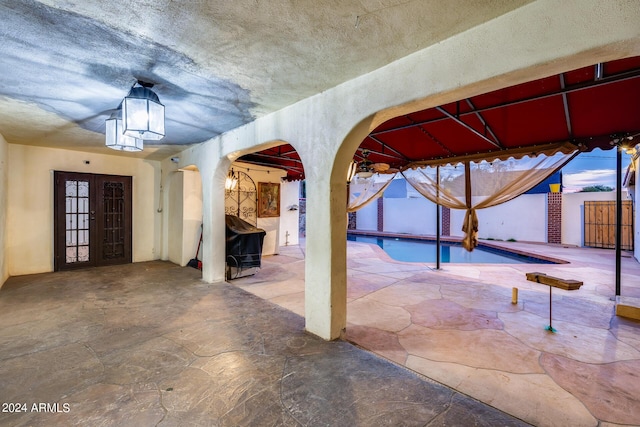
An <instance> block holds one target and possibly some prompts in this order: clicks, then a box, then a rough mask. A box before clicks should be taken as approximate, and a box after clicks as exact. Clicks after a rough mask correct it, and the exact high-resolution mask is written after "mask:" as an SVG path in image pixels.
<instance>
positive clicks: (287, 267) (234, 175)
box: [225, 142, 305, 316]
mask: <svg viewBox="0 0 640 427" xmlns="http://www.w3.org/2000/svg"><path fill="white" fill-rule="evenodd" d="M227 177H228V180H227V182H226V183H225V194H226V197H225V215H231V216H236V217H238V218H240V219H241V220H243V221H245V222H247V223H248V224H250V225H252V226H253V227H256V228H257V229H259V230H264V232H265V235H264V240H263V243H262V253H261V255H262V259H261V262H260V268H253V267H250V268H246V269H245V268H242V266H241V265H240V264H241V262H240V261H239V260H238V257H237V256H231V255H230V254H227V271H228V275H227V279H228V280H230V283H232V284H234V285H236V286H239V287H241V288H243V289H245V290H247V291H249V292H252V293H254V294H256V295H257V296H259V297H262V298H264V299H268V300H271V301H272V302H275V303H277V304H279V305H282V306H283V307H285V308H287V309H289V310H291V311H293V312H295V313H297V314H299V315H302V316H304V276H303V274H304V263H305V260H304V237H303V236H302V235H301V233H300V227H301V224H304V223H303V222H302V223H301V219H300V218H301V215H304V199H303V198H302V199H301V185H302V183H303V178H304V168H303V166H302V161H301V160H300V157H299V156H298V154H297V152H296V150H295V148H293V147H292V146H291V145H290V144H286V143H282V142H280V143H279V145H273V144H270V146H269V147H268V148H263V149H262V150H259V151H253V152H251V153H244V154H242V155H240V156H239V157H238V158H236V159H235V160H234V161H233V162H232V163H231V165H230V167H229V170H228V176H227ZM303 218H304V217H303ZM240 258H241V257H240ZM300 273H302V276H300ZM266 283H268V286H265V284H266ZM275 288H280V289H281V291H279V292H276V293H273V292H271V290H272V289H275ZM285 288H286V289H285ZM282 289H284V290H282Z"/></svg>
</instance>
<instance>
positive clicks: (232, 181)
mask: <svg viewBox="0 0 640 427" xmlns="http://www.w3.org/2000/svg"><path fill="white" fill-rule="evenodd" d="M237 186H238V177H237V176H236V174H235V173H234V172H233V169H231V171H230V172H229V174H228V175H227V178H226V179H225V180H224V188H225V190H227V191H233V190H235V189H236V187H237Z"/></svg>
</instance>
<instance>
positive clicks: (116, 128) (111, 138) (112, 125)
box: [105, 105, 144, 151]
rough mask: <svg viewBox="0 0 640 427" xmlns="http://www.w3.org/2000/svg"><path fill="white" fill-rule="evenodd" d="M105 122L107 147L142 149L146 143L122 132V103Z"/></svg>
mask: <svg viewBox="0 0 640 427" xmlns="http://www.w3.org/2000/svg"><path fill="white" fill-rule="evenodd" d="M105 123H106V132H105V137H106V140H105V143H106V146H107V147H109V148H112V149H114V150H120V151H142V148H143V143H144V141H143V140H142V139H138V138H133V137H131V136H128V135H123V134H122V131H123V126H122V108H121V105H119V106H118V109H117V110H116V111H114V112H113V113H112V114H111V117H109V118H108V119H107V120H106V122H105Z"/></svg>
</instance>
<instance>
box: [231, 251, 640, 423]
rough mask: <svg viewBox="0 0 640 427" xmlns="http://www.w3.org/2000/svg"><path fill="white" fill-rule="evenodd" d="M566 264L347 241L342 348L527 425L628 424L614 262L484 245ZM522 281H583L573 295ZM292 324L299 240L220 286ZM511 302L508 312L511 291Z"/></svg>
mask: <svg viewBox="0 0 640 427" xmlns="http://www.w3.org/2000/svg"><path fill="white" fill-rule="evenodd" d="M491 243H492V244H497V245H499V246H504V247H507V248H511V249H515V250H521V251H524V252H526V253H531V254H540V255H544V256H547V257H553V258H559V259H562V260H565V261H568V262H569V263H567V264H553V265H549V264H493V265H491V264H485V265H479V264H442V268H441V269H440V270H435V268H434V267H435V265H434V264H423V263H406V262H399V261H394V260H392V259H390V258H389V257H388V256H387V255H386V253H384V251H382V249H380V248H378V247H377V246H375V245H369V244H364V243H355V242H348V245H347V253H348V255H347V256H348V272H347V274H348V287H347V297H348V303H347V321H348V324H347V330H346V335H345V339H346V340H348V341H351V342H353V343H355V344H356V345H358V346H361V347H363V348H365V349H368V350H370V351H372V352H374V353H376V354H378V355H380V356H383V357H384V358H387V359H388V360H390V361H392V362H395V363H397V364H399V365H404V366H406V367H407V368H409V369H411V370H413V371H415V372H418V373H420V374H422V375H424V376H426V377H428V378H431V379H433V380H435V381H437V382H440V383H442V384H445V385H447V386H449V387H452V388H454V389H455V390H458V391H460V392H462V393H464V394H467V395H469V396H472V397H474V398H476V399H478V400H480V401H481V402H484V403H487V404H489V405H491V406H493V407H495V408H498V409H500V410H502V411H504V412H506V413H508V414H511V415H513V416H515V417H517V418H520V419H522V420H524V421H526V422H528V423H531V424H533V425H537V426H563V427H564V426H601V427H605V426H623V425H624V426H628V425H640V322H638V321H633V320H628V319H624V318H620V317H617V316H615V313H614V312H615V307H614V302H613V301H612V300H611V297H612V296H613V295H614V294H615V270H614V268H615V258H614V256H615V252H614V251H613V250H605V249H590V248H576V247H565V246H561V245H543V244H534V243H521V242H491ZM528 272H542V273H546V274H549V275H552V276H556V277H560V278H563V279H573V280H579V281H583V282H584V284H583V286H582V287H581V288H580V289H579V290H575V291H564V290H562V289H558V288H553V291H552V298H553V311H552V316H553V317H552V322H553V327H554V328H555V329H556V330H557V332H556V333H551V332H549V331H548V330H547V329H545V328H546V326H547V325H549V287H548V286H545V285H541V284H538V283H534V282H531V281H527V280H526V277H525V274H526V273H528ZM621 282H622V295H624V296H630V297H640V264H638V262H637V261H636V260H635V259H634V258H633V257H632V256H631V254H629V253H623V259H622V281H621ZM231 283H232V284H234V285H235V286H238V287H240V288H242V289H245V290H247V291H249V292H251V293H253V294H255V295H257V296H259V297H261V298H264V299H267V300H269V301H272V302H273V303H275V304H277V305H280V306H282V307H284V308H286V309H288V310H291V311H293V312H294V313H297V314H300V315H304V241H303V240H301V244H300V245H296V246H286V247H281V252H280V254H279V255H275V256H270V257H265V258H263V268H262V269H261V270H260V271H259V272H258V273H257V274H255V275H254V276H248V277H244V278H240V279H236V280H233V281H232V282H231ZM514 287H516V288H518V290H519V300H518V303H517V304H512V302H511V298H512V288H514Z"/></svg>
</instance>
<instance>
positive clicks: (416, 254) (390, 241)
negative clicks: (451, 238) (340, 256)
mask: <svg viewBox="0 0 640 427" xmlns="http://www.w3.org/2000/svg"><path fill="white" fill-rule="evenodd" d="M347 240H350V241H355V242H362V243H372V244H374V245H378V246H380V247H381V248H382V249H384V251H385V252H386V253H387V254H388V255H389V256H390V257H391V258H393V259H395V260H397V261H405V262H433V263H435V262H436V242H435V241H431V240H417V239H401V238H395V237H378V236H363V235H351V234H350V235H348V236H347ZM440 262H447V263H474V264H525V263H526V264H553V262H551V261H547V260H543V259H540V258H535V257H532V256H526V255H520V254H515V253H512V252H508V251H506V250H501V249H494V248H489V247H486V246H478V247H477V248H475V249H474V250H473V251H472V252H468V251H467V250H466V249H464V248H463V247H462V246H461V245H460V244H459V243H450V242H440Z"/></svg>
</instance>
